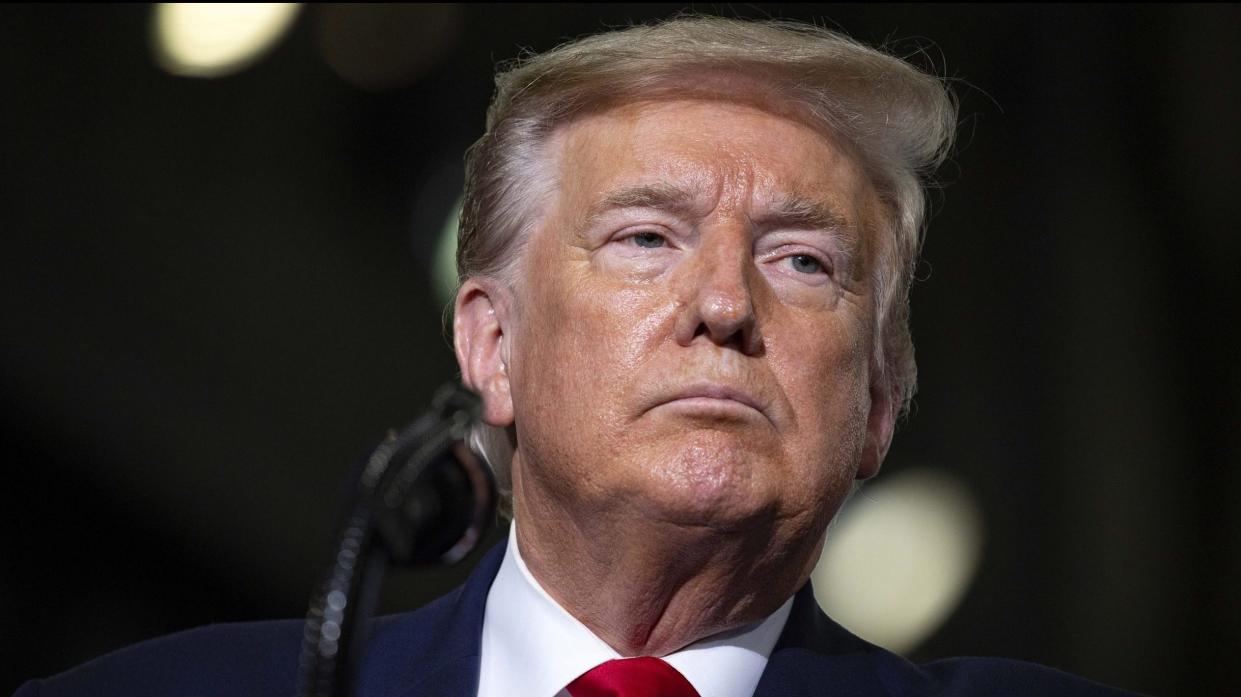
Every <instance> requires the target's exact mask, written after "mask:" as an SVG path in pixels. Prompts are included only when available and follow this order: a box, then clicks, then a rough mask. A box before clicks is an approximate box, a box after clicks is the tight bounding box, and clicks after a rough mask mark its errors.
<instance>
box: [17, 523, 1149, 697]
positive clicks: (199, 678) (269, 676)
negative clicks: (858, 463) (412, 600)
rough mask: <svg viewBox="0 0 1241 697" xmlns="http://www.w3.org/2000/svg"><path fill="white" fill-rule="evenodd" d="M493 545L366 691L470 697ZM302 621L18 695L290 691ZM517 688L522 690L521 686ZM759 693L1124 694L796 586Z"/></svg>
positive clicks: (182, 641)
mask: <svg viewBox="0 0 1241 697" xmlns="http://www.w3.org/2000/svg"><path fill="white" fill-rule="evenodd" d="M504 548H505V545H504V544H499V545H497V546H496V547H495V549H493V550H491V552H489V553H488V554H487V555H486V556H485V557H484V558H483V559H482V561H481V562H480V563H479V565H478V567H477V568H476V569H475V570H474V572H473V573H472V574H471V575H470V578H469V580H467V581H466V583H465V585H463V586H461V587H459V588H457V589H456V590H455V591H453V592H452V593H450V594H448V595H446V596H444V597H442V598H440V599H438V600H436V601H435V602H433V603H431V604H429V605H427V606H425V607H423V608H421V609H419V610H417V611H414V612H409V613H405V614H402V615H393V616H390V617H384V618H381V619H379V620H378V621H377V622H376V623H375V626H374V628H373V632H372V636H371V639H370V644H369V646H368V648H367V656H366V659H365V660H364V662H363V666H362V671H361V679H360V685H359V687H360V689H359V693H358V694H359V696H360V697H422V696H428V697H429V696H436V697H440V696H443V697H472V696H473V695H475V694H476V693H477V690H478V670H479V645H480V642H481V636H482V628H483V609H484V607H485V605H486V600H487V592H488V591H489V590H490V588H491V583H492V581H493V580H494V579H495V576H496V572H497V571H499V568H500V562H501V560H502V559H503V557H504ZM301 639H302V621H301V620H283V621H271V622H253V623H242V624H220V625H211V626H207V627H202V628H200V629H193V630H190V631H187V632H181V633H179V634H173V635H171V636H167V637H162V638H159V639H154V640H151V641H147V642H144V643H141V644H137V645H135V646H131V647H129V648H126V649H122V650H120V651H117V652H115V653H112V654H109V655H107V656H104V657H102V658H98V659H95V660H93V661H90V662H89V663H85V664H83V665H81V666H79V667H78V668H75V669H73V670H70V671H68V672H66V673H62V674H60V675H57V676H55V677H52V678H48V679H46V680H36V681H31V682H28V683H26V684H25V685H23V686H22V687H21V688H20V689H18V691H17V693H16V695H15V697H87V696H90V697H222V696H229V697H232V696H236V697H293V695H294V693H295V691H296V680H297V667H298V666H297V662H298V655H299V652H300V648H301ZM512 694H513V695H514V696H515V697H521V696H522V691H521V686H520V685H515V686H513V690H512ZM754 694H755V697H784V696H793V697H797V696H803V695H804V696H810V695H831V696H832V697H862V696H867V697H871V696H874V697H879V696H881V695H882V696H884V697H896V696H898V695H900V696H908V697H913V696H915V695H917V696H919V697H921V696H930V695H937V696H939V697H982V696H983V695H988V696H991V695H994V696H996V697H1020V696H1023V695H1030V696H1033V695H1055V696H1057V697H1068V696H1078V695H1080V696H1083V697H1084V696H1086V695H1090V696H1092V697H1093V696H1099V697H1103V696H1106V695H1113V696H1116V695H1125V694H1128V693H1124V692H1121V691H1118V690H1113V689H1111V688H1108V687H1104V686H1101V685H1098V684H1096V683H1091V682H1088V681H1085V680H1082V679H1081V678H1077V677H1074V676H1071V675H1068V674H1066V673H1062V672H1060V671H1056V670H1052V669H1050V668H1045V667H1042V666H1038V665H1034V664H1031V663H1023V662H1020V661H1010V660H1005V659H994V658H954V659H948V660H942V661H935V662H933V663H928V664H925V665H922V666H918V665H914V664H913V663H910V662H909V661H907V660H905V659H904V658H901V657H900V656H898V655H896V654H893V653H891V652H889V651H886V650H884V649H881V648H879V647H876V646H873V645H871V644H868V643H866V642H865V641H862V640H861V639H859V638H857V637H855V636H853V635H852V634H850V633H849V632H848V631H846V630H845V629H843V628H842V627H840V626H839V625H837V624H836V623H835V622H833V621H832V620H830V619H828V617H827V615H825V614H823V612H822V611H821V610H819V606H818V604H817V603H816V602H815V599H814V595H813V593H812V592H811V590H810V585H809V584H806V586H805V587H804V588H802V589H801V591H799V592H798V593H797V597H796V598H795V599H794V601H793V609H792V613H791V614H790V615H789V620H788V624H786V625H785V629H784V633H783V634H781V635H780V639H779V641H778V642H777V643H776V647H775V649H774V650H773V651H772V654H771V659H770V660H769V661H768V663H767V668H766V670H764V671H763V676H762V679H761V680H760V681H759V684H758V688H757V689H756V691H755V693H754Z"/></svg>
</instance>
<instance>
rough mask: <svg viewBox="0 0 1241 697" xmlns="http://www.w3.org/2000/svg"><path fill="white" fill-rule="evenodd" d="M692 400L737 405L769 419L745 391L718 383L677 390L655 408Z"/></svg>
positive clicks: (753, 397) (752, 397) (696, 384)
mask: <svg viewBox="0 0 1241 697" xmlns="http://www.w3.org/2000/svg"><path fill="white" fill-rule="evenodd" d="M694 400H703V404H704V405H707V404H711V403H712V402H717V403H720V404H719V405H720V406H724V405H726V404H728V403H732V404H739V405H741V406H744V407H748V408H750V409H753V410H754V411H757V412H758V413H760V414H762V415H763V416H764V417H765V418H767V419H768V420H770V419H771V417H770V415H769V414H768V413H767V408H766V406H765V405H764V403H763V402H762V401H761V400H759V399H758V398H757V397H755V396H754V395H752V394H750V393H749V392H747V391H745V390H741V389H738V388H735V387H732V386H730V385H723V384H719V383H710V382H703V383H695V384H692V385H689V386H686V387H683V388H680V389H677V390H675V391H673V392H671V393H670V394H668V395H666V396H665V397H664V398H663V399H661V400H659V403H658V404H656V406H661V405H665V404H673V403H675V402H690V401H694Z"/></svg>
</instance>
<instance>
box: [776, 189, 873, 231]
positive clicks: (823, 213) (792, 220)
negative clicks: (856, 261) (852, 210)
mask: <svg viewBox="0 0 1241 697" xmlns="http://www.w3.org/2000/svg"><path fill="white" fill-rule="evenodd" d="M752 222H753V223H754V224H755V225H757V226H758V227H759V228H766V229H771V228H776V227H791V228H800V229H806V230H826V231H828V232H833V233H845V234H846V235H848V236H850V237H853V236H855V230H854V227H853V224H852V222H851V221H850V220H849V218H848V217H847V216H845V215H843V214H842V213H840V211H838V210H837V209H836V208H835V207H833V206H832V205H831V204H829V203H826V202H824V201H817V200H814V199H809V198H803V197H801V196H796V195H787V196H782V197H780V198H779V199H777V200H776V201H775V202H774V203H772V204H771V205H770V206H768V207H767V210H766V211H765V212H763V213H762V214H760V215H758V216H755V217H754V218H753V219H752Z"/></svg>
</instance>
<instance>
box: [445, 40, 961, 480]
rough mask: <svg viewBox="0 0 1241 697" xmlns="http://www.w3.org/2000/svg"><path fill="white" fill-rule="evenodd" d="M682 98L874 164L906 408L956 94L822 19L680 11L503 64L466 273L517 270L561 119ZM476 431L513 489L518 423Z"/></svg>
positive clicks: (878, 314)
mask: <svg viewBox="0 0 1241 697" xmlns="http://www.w3.org/2000/svg"><path fill="white" fill-rule="evenodd" d="M721 76H724V77H727V78H728V81H724V80H720V79H718V78H719V77H721ZM712 78H717V79H712ZM737 85H740V86H741V88H740V90H738V89H737V88H736V86H737ZM673 96H675V97H681V98H685V97H695V96H703V97H712V98H718V99H730V100H736V101H745V102H749V103H757V104H761V105H763V107H764V108H767V109H779V110H782V111H793V112H795V113H797V114H798V115H800V116H801V117H802V118H804V119H809V120H810V121H811V122H812V123H814V124H816V125H818V126H819V127H821V128H822V129H823V130H824V131H825V132H826V133H830V134H832V135H833V136H834V138H835V139H836V140H838V141H842V142H843V143H844V144H845V145H846V147H848V148H849V149H850V151H851V153H852V154H853V155H854V156H855V157H856V158H857V159H858V161H859V162H860V163H861V165H862V167H863V169H864V171H865V172H866V174H867V176H868V177H870V179H871V181H872V183H873V184H874V186H875V188H876V190H877V192H878V194H879V197H880V200H881V202H882V204H883V206H884V209H885V210H884V213H885V215H884V219H883V220H882V221H881V222H880V225H881V227H882V229H880V230H875V231H872V234H874V235H875V237H876V239H878V240H879V244H878V245H877V255H876V263H874V264H872V267H873V268H872V274H873V278H872V285H873V287H874V288H875V290H876V293H875V307H874V317H875V324H874V331H875V332H876V338H875V341H874V346H875V352H874V356H873V359H872V360H873V361H874V367H875V369H876V370H877V371H879V374H880V380H881V383H880V384H883V385H884V386H885V387H886V388H887V389H888V390H889V394H890V395H891V397H892V403H893V404H895V405H899V413H901V414H903V413H905V411H906V410H907V409H908V405H909V401H910V399H911V398H912V396H913V394H914V390H915V387H916V384H917V367H916V365H915V363H914V352H913V341H912V338H911V336H910V332H909V301H908V296H909V287H910V284H911V282H912V279H913V274H914V267H915V264H916V263H917V257H918V252H919V249H920V247H921V239H922V227H923V222H924V218H925V211H926V198H925V193H924V186H925V184H926V182H927V178H928V177H929V176H930V174H931V173H932V172H933V171H934V170H935V168H936V167H938V166H939V164H940V163H941V162H942V161H943V159H944V158H945V156H946V155H947V153H948V150H949V148H950V146H951V143H952V139H953V135H954V132H955V129H956V103H955V101H954V99H953V97H952V94H951V93H950V92H949V91H948V90H947V89H946V88H945V86H944V84H943V82H942V81H941V80H940V79H939V78H937V77H935V76H933V75H929V74H927V73H925V72H922V71H921V70H919V69H918V68H916V67H914V66H913V65H910V64H909V63H907V62H905V61H903V60H901V59H899V58H896V57H894V56H891V55H889V54H887V53H884V52H882V51H879V50H876V49H873V48H870V47H867V46H864V45H862V44H860V43H858V42H856V41H854V40H852V39H850V38H848V37H846V36H843V35H841V34H838V33H836V32H832V31H829V30H826V29H822V28H819V27H816V26H813V25H808V24H802V23H796V22H787V21H765V22H755V21H746V20H734V19H725V18H720V17H699V16H688V17H678V18H675V19H670V20H666V21H663V22H659V23H656V24H650V25H640V26H634V27H630V28H627V29H623V30H619V31H611V32H606V33H602V34H597V35H594V36H589V37H586V38H582V39H578V40H576V41H572V42H569V43H566V44H563V45H561V46H559V47H557V48H555V49H552V50H550V51H547V52H546V53H542V54H539V55H531V56H526V57H523V58H521V59H519V60H517V61H515V62H514V63H513V64H512V65H510V66H508V67H507V69H504V70H501V71H500V72H499V73H498V74H497V75H496V92H495V96H494V98H493V99H492V102H491V106H490V108H489V109H488V110H487V130H486V133H484V134H483V136H482V137H481V138H479V139H478V141H477V142H476V143H475V144H474V145H473V146H472V147H471V148H470V149H469V151H468V152H467V154H466V178H465V198H464V204H463V208H462V212H461V221H460V228H459V233H458V235H459V242H458V246H457V271H458V276H459V280H460V281H464V280H465V279H468V278H471V277H474V276H490V277H495V278H497V279H500V280H501V281H503V282H506V283H510V284H515V283H516V282H517V281H518V279H519V275H520V271H519V269H520V261H521V257H522V248H523V245H524V243H525V241H526V239H527V238H528V236H529V234H530V233H531V232H532V230H533V228H534V226H535V225H536V224H537V222H538V221H539V220H540V219H541V217H542V212H543V210H544V207H545V206H546V205H547V204H548V203H549V202H550V201H551V199H552V197H553V196H554V194H555V191H554V185H553V183H552V177H551V176H550V171H549V170H550V163H548V162H547V161H546V158H545V157H544V154H543V149H544V148H543V146H544V145H545V144H546V143H547V140H548V138H549V136H550V135H551V133H552V131H553V130H555V129H556V128H557V127H559V126H561V125H563V124H565V123H566V122H568V121H569V120H571V119H573V118H574V117H575V116H578V115H581V114H584V113H588V112H592V111H599V110H603V109H607V108H609V107H612V106H616V105H618V104H620V103H623V102H627V101H633V100H635V99H659V98H667V97H673ZM473 441H474V445H475V446H476V448H477V449H479V450H481V452H483V454H484V456H485V457H486V458H487V459H488V461H489V462H490V463H491V465H492V467H493V468H494V469H495V470H496V475H497V479H498V481H499V482H500V485H501V489H502V491H504V492H505V494H506V496H507V493H508V492H509V489H510V488H511V480H510V477H509V471H508V469H509V465H510V464H511V459H512V453H513V446H514V444H513V443H512V439H511V434H509V433H507V432H506V431H505V430H503V429H498V428H494V427H490V426H480V427H479V428H478V429H477V430H476V432H475V434H474V437H473Z"/></svg>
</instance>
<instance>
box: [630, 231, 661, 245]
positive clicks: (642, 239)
mask: <svg viewBox="0 0 1241 697" xmlns="http://www.w3.org/2000/svg"><path fill="white" fill-rule="evenodd" d="M629 239H631V240H633V243H634V244H636V245H637V246H639V247H644V248H646V249H657V248H659V247H663V246H664V245H665V244H666V243H667V240H665V239H664V236H663V235H661V234H659V233H658V232H649V231H648V232H639V233H636V234H633V235H630V237H629Z"/></svg>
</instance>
